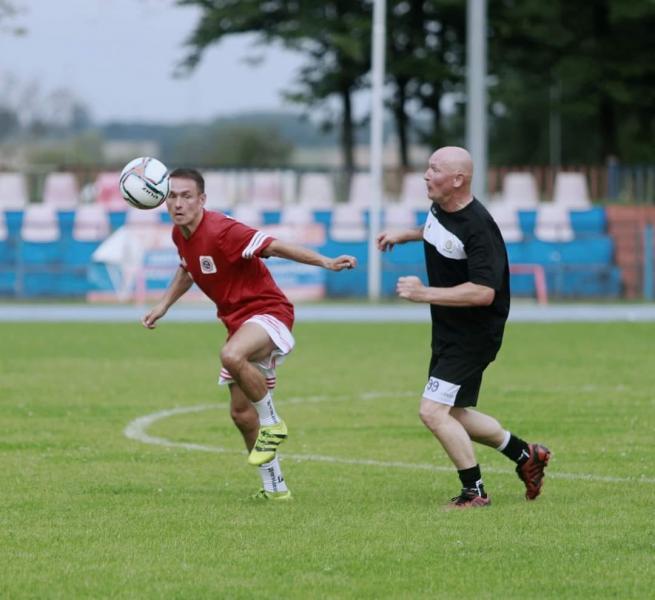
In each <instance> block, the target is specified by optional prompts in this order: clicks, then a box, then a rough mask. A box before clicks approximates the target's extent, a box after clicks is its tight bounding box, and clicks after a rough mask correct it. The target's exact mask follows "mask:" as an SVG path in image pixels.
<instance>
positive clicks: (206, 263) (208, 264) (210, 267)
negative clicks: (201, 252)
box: [200, 256, 216, 275]
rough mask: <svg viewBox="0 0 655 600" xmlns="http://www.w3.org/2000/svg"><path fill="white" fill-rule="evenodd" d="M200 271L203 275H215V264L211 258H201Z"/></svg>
mask: <svg viewBox="0 0 655 600" xmlns="http://www.w3.org/2000/svg"><path fill="white" fill-rule="evenodd" d="M200 270H201V271H202V272H203V273H204V274H205V275H211V274H212V273H216V264H215V263H214V259H213V258H212V257H211V256H201V257H200Z"/></svg>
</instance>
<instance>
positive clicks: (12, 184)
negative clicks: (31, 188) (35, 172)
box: [0, 173, 29, 211]
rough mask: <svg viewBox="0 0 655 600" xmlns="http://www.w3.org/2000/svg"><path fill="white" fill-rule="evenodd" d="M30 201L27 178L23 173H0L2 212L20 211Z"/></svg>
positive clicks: (0, 204) (0, 207) (0, 208)
mask: <svg viewBox="0 0 655 600" xmlns="http://www.w3.org/2000/svg"><path fill="white" fill-rule="evenodd" d="M28 201H29V196H28V193H27V180H26V179H25V176H24V175H23V174H22V173H0V210H5V211H7V210H20V209H22V208H24V207H25V206H26V205H27V203H28Z"/></svg>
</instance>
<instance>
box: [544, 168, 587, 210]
mask: <svg viewBox="0 0 655 600" xmlns="http://www.w3.org/2000/svg"><path fill="white" fill-rule="evenodd" d="M553 203H554V204H557V205H559V206H565V207H567V208H569V209H579V210H580V209H586V208H591V200H589V187H588V185H587V178H586V177H585V175H584V173H563V172H560V173H557V175H556V176H555V190H554V192H553Z"/></svg>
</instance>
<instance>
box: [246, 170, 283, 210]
mask: <svg viewBox="0 0 655 600" xmlns="http://www.w3.org/2000/svg"><path fill="white" fill-rule="evenodd" d="M246 200H247V202H250V203H252V204H255V205H256V206H258V207H260V208H261V209H264V210H274V209H278V208H280V207H281V206H282V204H283V201H284V184H283V178H282V174H281V173H280V172H279V171H273V172H267V171H256V172H254V173H252V174H251V175H250V181H249V186H248V196H247V198H246Z"/></svg>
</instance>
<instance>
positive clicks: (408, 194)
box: [400, 173, 428, 210]
mask: <svg viewBox="0 0 655 600" xmlns="http://www.w3.org/2000/svg"><path fill="white" fill-rule="evenodd" d="M400 203H401V204H403V205H405V206H411V207H413V208H423V209H424V210H427V207H428V199H427V188H426V187H425V179H424V177H423V173H406V174H405V176H404V177H403V183H402V186H401V188H400Z"/></svg>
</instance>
